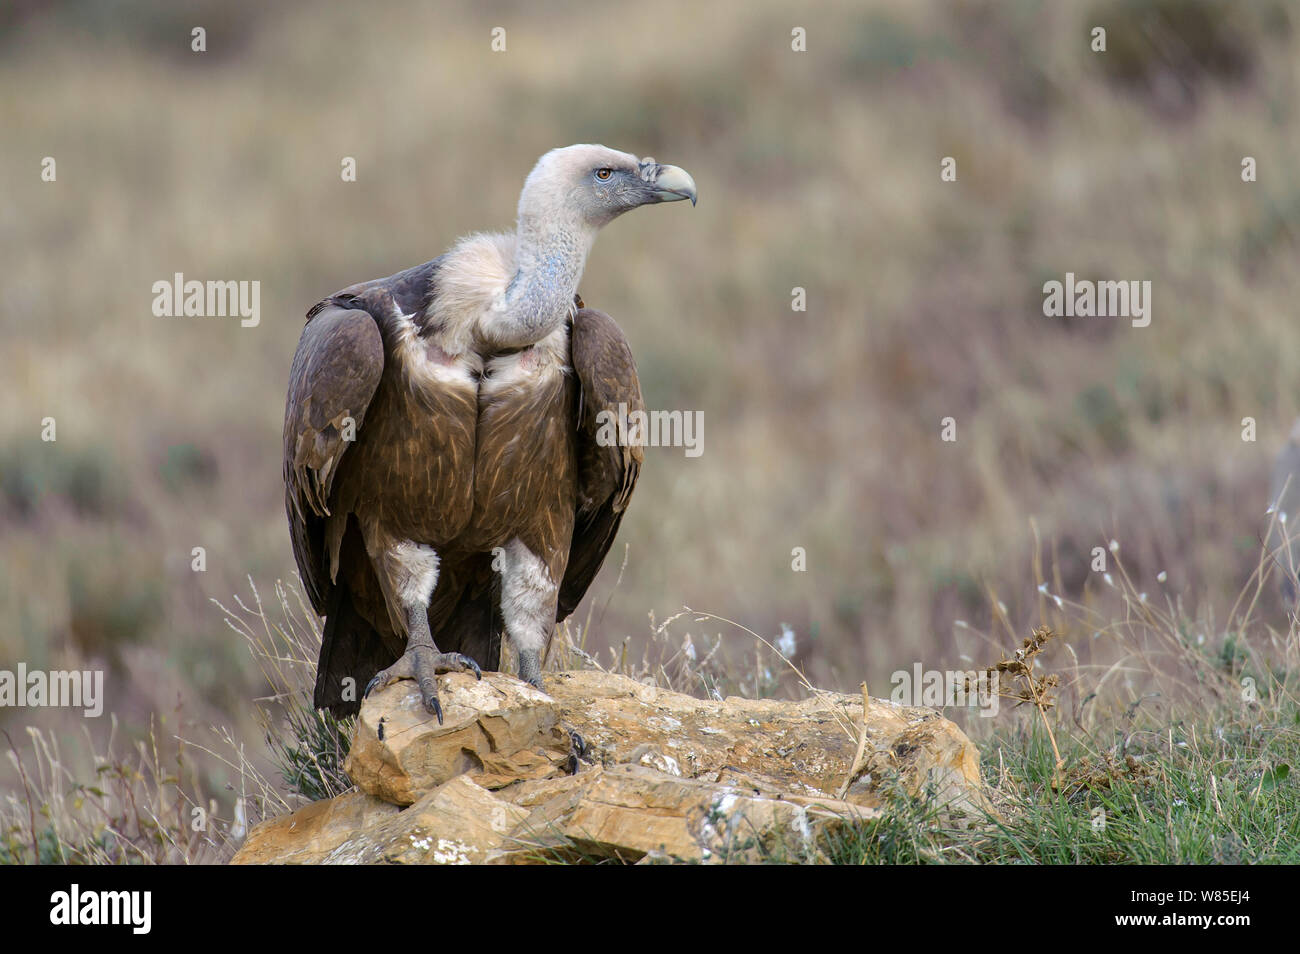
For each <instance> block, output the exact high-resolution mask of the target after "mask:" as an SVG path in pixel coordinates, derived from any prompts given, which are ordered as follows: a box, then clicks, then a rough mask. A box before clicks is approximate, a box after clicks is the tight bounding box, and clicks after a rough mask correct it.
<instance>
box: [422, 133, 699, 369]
mask: <svg viewBox="0 0 1300 954" xmlns="http://www.w3.org/2000/svg"><path fill="white" fill-rule="evenodd" d="M678 199H690V200H691V204H692V205H694V204H695V180H694V179H692V178H691V177H690V175H689V174H687V172H686V170H685V169H679V168H678V167H677V166H665V165H662V164H660V163H658V162H655V161H654V160H653V159H638V158H637V157H636V156H634V155H631V154H630V153H626V152H619V151H618V150H617V149H609V148H606V147H605V146H595V145H578V146H565V147H563V148H561V149H552V150H551V151H550V152H548V153H546V155H544V156H542V158H541V159H539V160H537V165H535V166H534V167H533V171H532V172H530V173H529V174H528V178H527V179H526V180H524V188H523V191H522V192H521V193H520V194H519V217H518V223H517V226H516V229H515V235H514V237H513V239H514V241H513V243H512V248H511V254H510V263H509V267H508V269H505V270H502V271H501V272H493V271H492V270H491V269H486V270H485V269H484V268H483V267H482V262H483V261H484V260H485V258H486V259H491V258H493V254H495V253H492V249H493V248H495V246H491V243H490V242H489V243H488V244H487V245H485V244H484V239H483V238H482V237H474V236H471V237H470V239H468V240H466V241H464V242H462V243H461V245H460V246H458V249H459V250H458V251H457V250H453V253H452V259H453V263H452V264H449V265H445V266H444V267H443V269H442V270H441V272H440V274H439V285H440V291H439V295H438V298H437V299H435V301H434V302H433V304H431V305H430V311H431V312H432V313H433V316H434V318H435V319H439V316H440V315H441V316H442V317H441V319H440V320H439V321H438V323H439V324H440V325H442V326H443V327H451V326H455V325H456V324H457V322H456V321H455V318H454V316H455V315H456V314H457V313H460V312H465V313H470V314H471V315H472V318H471V320H472V321H475V322H478V325H477V328H478V332H477V333H478V336H479V337H480V339H481V340H483V341H485V342H487V343H488V344H490V345H491V346H493V347H496V348H523V347H527V346H529V345H532V344H535V343H536V342H538V341H540V340H542V339H543V338H545V337H546V336H548V335H549V334H551V333H552V332H554V331H555V330H556V329H558V328H559V327H561V326H562V325H563V324H564V320H565V318H566V317H567V316H568V314H569V313H570V311H571V310H572V309H573V307H574V295H575V294H576V293H577V289H578V282H579V280H580V279H581V278H582V271H583V268H584V266H585V265H586V261H587V255H588V253H589V252H590V251H591V247H592V245H593V244H594V243H595V241H596V233H597V232H599V231H600V230H601V228H603V227H604V226H605V225H608V224H609V223H610V222H612V221H613V220H614V219H616V218H618V217H619V216H620V215H622V214H623V213H624V212H628V211H630V210H632V209H635V208H638V207H639V206H643V205H654V204H656V203H659V202H676V201H677V200H678ZM489 246H491V247H489ZM485 249H487V252H488V253H492V254H485V253H484V250H485ZM494 276H495V279H494ZM498 280H499V284H498V283H497V282H498ZM491 287H495V289H496V291H495V292H489V291H488V290H489V288H491ZM481 292H488V293H487V294H481ZM484 298H488V299H489V300H490V301H491V302H492V303H491V306H490V307H489V308H487V309H486V311H485V312H483V313H482V314H481V316H479V314H478V311H477V310H476V307H475V306H476V303H477V302H480V301H482V300H483V299H484ZM449 340H450V339H449ZM452 352H453V353H456V352H457V349H456V348H452Z"/></svg>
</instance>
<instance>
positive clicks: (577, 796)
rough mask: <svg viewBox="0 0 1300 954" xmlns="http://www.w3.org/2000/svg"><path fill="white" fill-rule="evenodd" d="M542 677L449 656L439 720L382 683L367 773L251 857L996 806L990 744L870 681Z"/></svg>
mask: <svg viewBox="0 0 1300 954" xmlns="http://www.w3.org/2000/svg"><path fill="white" fill-rule="evenodd" d="M545 679H546V688H547V690H548V691H549V693H550V694H549V695H547V694H546V693H542V692H539V691H538V690H536V689H534V688H533V687H531V686H529V685H527V684H526V683H523V682H520V681H519V680H517V679H515V678H514V677H512V676H506V675H502V674H500V673H485V674H484V675H483V679H482V680H481V681H479V680H476V679H474V677H473V676H472V675H466V674H463V673H449V674H446V675H443V676H441V677H439V692H440V695H441V698H442V703H443V713H444V723H443V724H442V725H439V724H438V721H437V719H436V718H434V717H433V716H432V715H431V714H430V713H428V712H427V711H425V709H424V707H423V704H422V703H421V701H420V693H419V690H418V689H417V688H416V686H415V684H414V683H412V682H406V681H403V682H398V683H395V684H394V685H392V686H389V687H387V688H386V689H384V690H382V691H380V692H377V693H375V694H374V695H373V696H371V697H370V698H369V699H367V700H365V702H364V703H363V704H362V707H361V714H360V716H359V717H358V720H357V728H356V734H355V737H354V739H353V742H352V747H351V751H350V753H349V755H348V760H347V763H346V766H345V767H346V769H347V771H348V774H349V776H350V777H351V778H352V780H353V781H354V782H355V783H356V785H357V787H358V789H360V791H359V792H354V793H349V794H347V795H343V796H340V797H338V798H336V799H333V800H331V801H327V802H319V803H317V804H315V805H309V806H307V807H306V808H303V809H301V810H300V811H298V812H296V813H294V814H293V815H289V816H286V817H283V818H276V819H272V820H270V821H268V822H265V823H263V824H262V825H260V826H258V827H257V828H256V829H254V830H253V832H252V833H251V834H250V835H249V837H248V841H247V843H246V844H245V846H244V848H243V849H242V850H241V851H240V852H239V854H238V855H237V856H236V861H238V862H241V863H242V862H255V863H257V862H273V861H283V862H287V863H313V862H320V863H343V862H352V863H365V862H376V861H387V862H398V863H457V862H491V863H505V864H519V863H528V862H531V861H538V860H545V858H546V857H547V856H551V857H555V856H559V857H566V858H570V859H575V860H583V859H592V858H617V859H622V860H625V861H630V862H645V863H657V862H663V861H667V860H677V861H701V862H716V861H736V860H745V861H749V860H756V859H759V858H778V859H789V860H798V859H807V858H813V857H816V855H817V853H818V851H819V844H820V842H821V840H822V839H823V838H824V837H825V835H826V834H827V832H829V831H833V830H835V829H836V828H838V827H840V826H843V825H845V824H851V823H857V822H861V821H863V820H869V819H873V818H878V817H880V815H881V814H882V813H884V812H887V811H888V810H889V806H890V802H891V801H892V800H894V799H896V798H899V797H903V798H920V797H926V798H929V799H931V800H932V801H931V804H933V805H935V806H938V807H939V808H940V809H941V810H942V815H943V817H944V818H945V819H946V820H948V821H956V820H959V819H965V820H967V821H968V822H969V823H978V822H979V821H981V820H983V819H984V818H985V817H986V815H985V813H986V812H989V813H992V809H991V806H990V804H989V802H988V799H987V798H986V796H985V793H984V789H983V786H982V783H981V781H980V776H979V758H978V753H977V751H976V749H975V747H974V746H973V745H972V744H971V742H970V740H969V739H967V738H966V736H965V735H964V734H963V733H962V732H961V730H960V729H958V728H957V727H956V726H955V725H953V724H952V723H951V722H949V721H948V720H947V719H944V718H943V717H942V716H940V715H939V714H938V713H937V712H935V711H933V710H931V709H921V708H905V707H901V706H895V705H893V704H891V703H888V702H883V701H879V700H874V699H873V700H870V701H869V703H868V705H867V709H866V713H865V716H864V713H863V708H862V700H861V699H860V698H855V697H852V696H845V695H836V694H833V693H821V694H818V695H817V696H816V697H814V698H811V699H807V700H804V701H801V702H779V701H776V700H770V699H765V700H753V699H739V698H729V699H726V700H724V701H721V702H719V701H705V700H701V699H695V698H693V697H691V696H686V695H683V694H681V693H676V692H669V691H666V690H662V689H656V688H654V687H651V686H645V685H642V684H640V683H637V682H634V681H633V680H631V679H627V678H625V677H623V676H617V675H612V674H608V673H601V672H567V673H555V674H549V675H547V676H546V677H545ZM381 725H382V728H383V733H382V734H383V737H382V739H381V738H380V727H381ZM864 727H865V731H866V744H865V746H864V751H863V757H862V758H861V759H860V760H859V762H858V765H857V771H856V772H855V773H854V777H853V778H852V779H851V780H850V778H849V773H850V769H851V768H853V766H854V756H855V754H856V752H857V748H858V739H859V734H860V733H861V731H862V730H863V728H864ZM570 730H572V731H574V732H576V733H578V734H579V735H580V736H581V737H582V739H583V740H584V741H585V751H583V752H582V754H581V759H578V758H577V757H576V756H577V752H576V751H575V747H574V744H573V740H572V736H571V735H570ZM850 782H851V784H849V783H850ZM841 793H843V798H840V797H839V796H840V794H841ZM399 806H409V807H406V808H404V809H399Z"/></svg>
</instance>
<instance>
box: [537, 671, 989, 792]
mask: <svg viewBox="0 0 1300 954" xmlns="http://www.w3.org/2000/svg"><path fill="white" fill-rule="evenodd" d="M546 688H547V690H548V691H549V692H550V694H551V696H552V698H554V699H555V701H556V703H557V704H558V705H559V709H560V717H561V721H562V722H563V724H564V725H565V726H566V727H568V728H571V729H573V730H574V731H576V732H578V733H579V734H580V735H581V736H582V737H583V739H584V740H585V741H586V743H587V745H588V746H589V747H590V748H591V749H592V751H593V756H594V757H595V759H596V760H597V761H600V762H602V763H604V764H606V765H610V764H626V763H632V764H639V765H646V766H650V767H653V768H658V769H659V770H661V771H664V772H666V773H668V774H670V775H677V776H681V777H683V778H698V779H705V780H708V781H712V782H722V783H728V784H732V785H735V786H736V787H737V788H738V789H744V788H746V787H748V788H752V789H753V791H754V792H755V793H767V794H772V793H778V792H781V793H789V794H795V795H806V796H811V797H814V798H826V797H834V796H837V795H838V794H839V792H840V789H841V786H842V785H843V784H844V782H845V780H846V779H847V778H848V774H849V770H850V769H851V768H852V766H853V757H854V754H855V752H856V751H857V740H858V734H859V732H860V731H861V728H862V724H863V717H862V700H861V698H860V697H854V696H847V695H840V694H836V693H822V694H820V695H818V696H817V697H814V698H812V699H806V700H803V701H801V702H781V701H778V700H775V699H741V698H737V697H735V696H732V697H730V698H728V699H726V700H725V701H722V702H716V701H706V700H703V699H696V698H694V697H693V696H687V695H683V694H682V693H678V692H669V691H666V690H663V689H656V688H654V687H652V686H644V685H642V684H640V683H638V682H634V681H633V680H631V679H627V678H625V677H623V676H617V675H613V674H610V673H601V672H564V673H555V674H553V675H549V676H547V678H546ZM866 731H867V747H866V750H865V753H864V755H865V756H866V758H865V760H864V761H865V769H863V770H861V771H859V772H858V774H857V776H856V778H855V780H854V782H853V784H852V785H851V786H850V787H849V789H848V792H847V793H846V795H845V800H846V801H848V802H851V803H853V804H857V805H863V806H866V807H869V808H879V807H882V806H884V805H885V804H886V803H887V802H888V801H889V799H890V798H891V797H892V795H893V793H894V792H895V791H896V790H897V791H902V792H903V793H905V794H906V795H908V796H911V797H918V796H920V795H922V794H923V793H925V792H926V791H927V790H928V791H929V792H931V793H933V795H932V797H933V798H934V799H935V804H936V805H939V806H942V807H943V808H944V809H945V812H946V814H948V816H949V817H955V816H963V815H964V816H969V817H971V818H983V814H984V811H985V810H991V806H990V804H989V802H988V800H987V798H986V797H985V795H984V791H983V785H982V783H981V781H980V774H979V752H978V750H977V749H976V748H975V746H974V745H973V744H972V743H971V741H970V740H969V739H968V738H966V736H965V734H964V733H963V732H962V731H961V730H960V729H959V728H957V726H956V725H954V724H953V723H952V722H950V721H948V720H947V719H945V718H943V717H942V716H941V715H939V714H938V713H937V712H935V711H934V710H933V709H922V708H908V707H903V706H896V705H894V704H892V703H890V702H887V701H882V700H878V699H872V700H871V701H870V704H869V705H868V707H867V716H866Z"/></svg>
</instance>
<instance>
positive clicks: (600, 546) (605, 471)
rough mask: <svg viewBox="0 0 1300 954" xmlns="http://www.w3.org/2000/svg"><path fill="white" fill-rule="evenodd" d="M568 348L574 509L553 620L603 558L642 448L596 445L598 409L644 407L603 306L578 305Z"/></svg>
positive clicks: (570, 606) (627, 351) (623, 345)
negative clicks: (574, 382)
mask: <svg viewBox="0 0 1300 954" xmlns="http://www.w3.org/2000/svg"><path fill="white" fill-rule="evenodd" d="M572 348H573V370H574V373H575V374H576V375H577V377H578V384H579V398H578V421H577V424H578V511H577V517H576V520H575V522H574V527H573V544H572V546H571V548H570V550H569V565H568V568H567V569H566V571H565V574H564V580H563V582H561V584H560V599H559V605H558V607H557V611H556V619H557V620H563V619H564V618H565V617H567V616H568V615H569V614H570V613H572V612H573V611H574V610H575V609H576V608H577V606H578V603H579V602H581V601H582V597H583V594H585V593H586V592H587V587H589V586H590V585H591V581H592V580H593V579H595V577H596V573H597V572H599V570H600V566H601V564H602V563H604V562H605V555H606V554H607V553H609V548H610V547H611V546H612V545H613V543H614V535H615V534H616V533H618V525H619V523H620V522H621V521H622V520H623V512H624V511H625V510H626V509H627V504H628V501H629V500H630V499H631V497H632V490H633V488H634V487H635V486H636V479H637V477H638V476H639V475H640V473H641V461H642V459H643V458H644V456H645V455H644V450H643V449H642V448H641V446H640V445H631V446H629V445H628V444H627V443H625V442H618V441H615V442H613V443H610V444H609V445H608V446H601V443H600V442H599V441H598V440H597V434H598V432H599V430H600V423H601V421H600V420H598V415H599V414H600V412H601V411H609V412H611V413H612V414H613V415H615V416H617V415H619V414H620V413H631V412H633V411H644V410H645V403H644V402H643V401H642V400H641V382H640V381H639V380H637V376H636V362H635V361H633V360H632V349H631V348H630V347H628V343H627V339H626V338H625V337H623V329H621V328H620V327H619V326H618V325H617V324H615V323H614V319H612V318H610V317H609V315H606V314H605V313H604V312H600V311H595V310H594V309H591V308H582V309H580V310H579V311H578V313H577V314H576V315H575V316H574V319H573V335H572ZM620 405H621V406H620ZM607 430H608V429H607ZM621 433H626V430H625V429H624V430H623V431H622V432H621Z"/></svg>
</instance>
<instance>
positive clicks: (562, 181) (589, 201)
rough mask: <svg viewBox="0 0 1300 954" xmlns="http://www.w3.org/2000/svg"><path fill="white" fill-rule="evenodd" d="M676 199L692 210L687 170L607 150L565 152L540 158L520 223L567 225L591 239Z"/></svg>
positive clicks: (527, 189) (524, 194) (569, 148)
mask: <svg viewBox="0 0 1300 954" xmlns="http://www.w3.org/2000/svg"><path fill="white" fill-rule="evenodd" d="M679 199H690V200H691V204H692V205H694V204H695V180H694V179H692V178H691V177H690V175H689V174H688V173H687V172H686V170H685V169H681V168H678V167H677V166H665V165H662V164H660V163H658V162H655V161H654V160H653V159H649V158H646V159H638V158H637V157H636V156H634V155H632V154H630V153H626V152H619V151H618V150H617V149H609V148H607V147H605V146H596V145H578V146H565V147H563V148H561V149H552V150H551V151H550V152H548V153H547V154H546V155H544V156H542V158H541V159H539V160H537V165H536V166H534V167H533V171H532V172H531V173H529V175H528V178H527V180H525V182H524V189H523V192H522V193H521V194H520V196H519V221H520V223H521V224H523V223H526V222H540V221H549V222H553V223H554V222H559V221H567V224H569V225H570V226H571V227H576V228H578V229H581V230H583V231H588V232H590V233H591V234H594V233H595V232H596V230H598V229H600V228H602V227H603V226H605V225H608V224H609V223H610V222H612V221H613V220H614V219H616V218H618V217H619V216H620V215H622V214H623V213H624V212H628V211H630V210H632V209H635V208H638V207H640V206H643V205H653V204H655V203H658V202H676V201H677V200H679Z"/></svg>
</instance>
